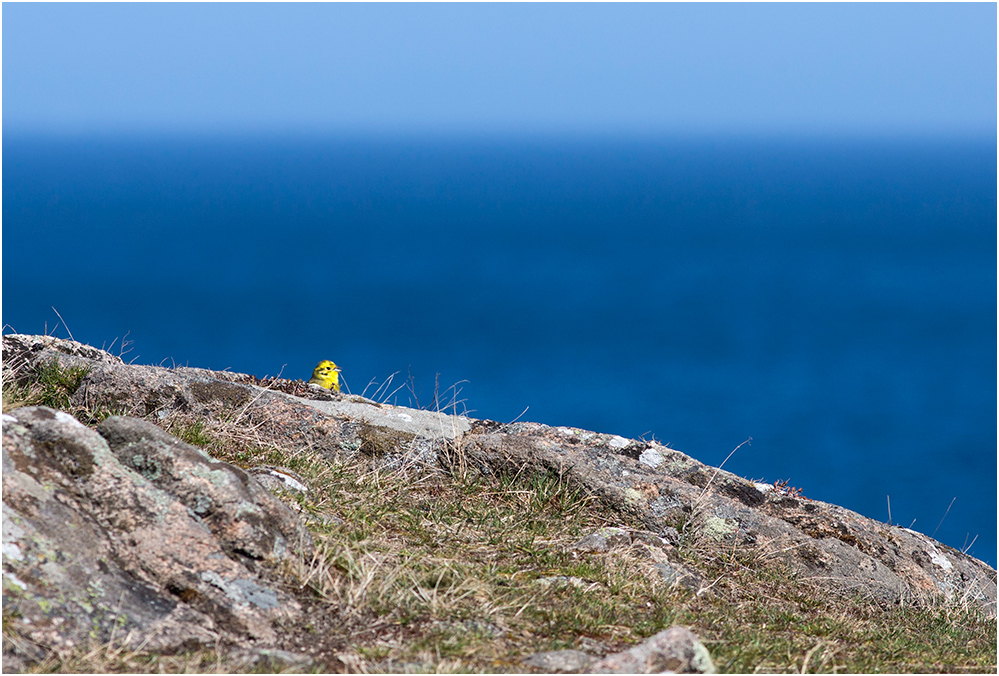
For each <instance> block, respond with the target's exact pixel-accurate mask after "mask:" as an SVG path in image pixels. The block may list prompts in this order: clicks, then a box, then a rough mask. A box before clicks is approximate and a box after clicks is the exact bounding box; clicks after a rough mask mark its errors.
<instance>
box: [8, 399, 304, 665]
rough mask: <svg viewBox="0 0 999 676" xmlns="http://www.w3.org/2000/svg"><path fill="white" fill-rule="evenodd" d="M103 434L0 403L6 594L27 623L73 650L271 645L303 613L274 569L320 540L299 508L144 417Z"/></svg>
mask: <svg viewBox="0 0 999 676" xmlns="http://www.w3.org/2000/svg"><path fill="white" fill-rule="evenodd" d="M99 432H100V433H99ZM99 432H98V431H94V430H92V429H89V428H87V427H86V426H84V425H82V424H81V423H79V422H77V420H76V419H74V418H73V417H72V416H70V415H68V414H66V413H64V412H61V411H55V410H52V409H50V408H45V407H40V406H39V407H25V408H20V409H16V410H15V411H13V412H12V413H10V414H4V415H3V606H4V612H5V613H9V614H11V615H12V616H14V617H16V618H17V620H18V629H19V631H20V632H21V634H22V635H23V636H25V637H26V638H27V639H29V640H30V641H31V642H33V643H34V644H35V645H40V646H46V647H47V648H49V649H54V650H56V651H57V652H61V653H67V654H68V653H69V652H70V651H72V650H73V649H74V648H75V647H78V646H86V645H88V644H90V643H94V642H96V643H98V644H104V643H108V642H112V641H113V642H115V643H116V644H118V645H121V646H127V647H132V648H135V647H137V646H140V645H141V646H144V647H145V649H147V650H153V651H159V652H165V653H169V652H173V651H178V650H182V649H189V648H194V647H196V646H199V645H205V646H216V645H220V644H221V645H232V644H237V643H238V644H241V645H242V646H244V647H246V646H251V647H257V648H261V649H264V648H268V647H270V646H272V645H273V644H274V643H275V641H276V638H277V633H276V626H278V625H280V624H282V623H285V622H288V621H289V620H292V619H294V618H295V617H296V616H298V614H299V613H300V607H299V604H298V603H297V602H296V601H295V600H294V599H293V598H292V597H290V596H289V595H288V594H286V593H285V592H283V591H282V590H281V589H280V588H279V586H278V585H277V584H276V580H277V577H276V574H275V573H274V571H275V569H276V568H277V567H278V566H279V565H280V564H281V563H282V562H283V561H286V560H289V559H292V558H293V557H300V556H303V555H307V553H308V552H309V551H310V550H311V548H312V541H311V539H310V536H309V534H308V531H307V530H306V529H305V528H304V526H303V525H302V524H301V522H300V521H299V520H298V517H297V516H296V515H295V514H294V513H293V512H291V511H290V510H289V509H288V508H287V507H286V506H285V505H284V504H283V503H281V502H280V501H279V500H277V499H276V498H274V497H273V496H271V495H270V494H269V493H268V492H267V491H266V490H264V489H263V488H261V487H260V486H259V485H257V484H256V482H255V481H254V480H253V479H252V478H251V477H249V476H248V475H247V474H246V473H244V472H243V471H242V470H241V469H239V468H237V467H233V466H231V465H227V464H226V463H221V462H215V461H213V460H212V459H211V458H209V457H208V456H207V455H205V454H204V453H202V452H201V451H200V450H198V449H196V448H194V447H192V446H189V445H187V444H185V443H183V442H181V441H179V440H177V439H174V438H172V437H170V436H169V435H168V434H166V433H165V432H163V431H162V430H160V429H159V428H157V427H155V426H154V425H152V424H150V423H147V422H144V421H141V420H135V419H128V418H112V419H109V420H106V421H105V422H104V423H103V424H102V425H101V426H100V428H99ZM102 435H103V436H102ZM19 647H20V648H21V650H22V651H23V652H26V653H28V654H24V655H22V656H20V657H24V658H28V659H38V658H39V657H41V656H42V655H40V654H32V653H33V652H38V651H35V650H34V649H33V648H32V647H31V646H30V645H28V644H25V645H21V646H19ZM14 657H15V659H16V658H17V657H18V656H16V655H15V656H14Z"/></svg>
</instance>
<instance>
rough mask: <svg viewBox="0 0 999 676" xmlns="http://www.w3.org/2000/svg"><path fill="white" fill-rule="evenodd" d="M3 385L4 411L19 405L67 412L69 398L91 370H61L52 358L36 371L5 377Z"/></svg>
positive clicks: (79, 368) (82, 367)
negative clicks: (44, 407) (45, 407)
mask: <svg viewBox="0 0 999 676" xmlns="http://www.w3.org/2000/svg"><path fill="white" fill-rule="evenodd" d="M4 370H5V373H4V383H3V410H4V412H6V411H8V410H11V409H14V408H19V407H21V406H48V407H50V408H58V409H68V408H69V399H70V397H71V396H73V394H74V393H75V392H76V391H77V390H78V389H79V387H80V383H81V382H83V379H84V378H85V377H86V375H87V373H88V372H89V371H90V368H89V367H86V366H70V367H63V366H61V365H60V364H59V361H58V360H56V359H53V360H51V361H48V362H45V363H43V364H41V365H40V366H38V367H37V368H35V369H33V370H30V371H27V372H22V373H18V374H16V375H13V374H11V375H8V373H7V372H6V365H5V369H4Z"/></svg>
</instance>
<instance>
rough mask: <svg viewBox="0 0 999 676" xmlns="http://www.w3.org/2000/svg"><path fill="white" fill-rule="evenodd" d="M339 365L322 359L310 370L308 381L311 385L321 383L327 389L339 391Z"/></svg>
mask: <svg viewBox="0 0 999 676" xmlns="http://www.w3.org/2000/svg"><path fill="white" fill-rule="evenodd" d="M339 374H340V367H339V366H337V365H336V364H334V363H333V362H331V361H330V360H329V359H323V360H322V361H321V362H319V363H318V364H317V365H316V368H315V369H313V371H312V377H311V378H309V382H310V383H311V384H313V385H322V386H323V387H325V388H326V389H327V390H333V391H334V392H339V391H340V375H339Z"/></svg>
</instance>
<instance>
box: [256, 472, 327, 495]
mask: <svg viewBox="0 0 999 676" xmlns="http://www.w3.org/2000/svg"><path fill="white" fill-rule="evenodd" d="M246 471H247V472H249V473H250V474H252V475H253V478H254V479H256V480H257V483H259V484H260V485H261V486H263V487H264V488H266V489H267V490H269V491H270V492H272V493H276V492H279V491H284V492H286V493H291V494H293V495H302V496H307V495H309V493H310V492H311V491H310V490H309V485H308V484H307V483H306V482H305V479H303V478H302V477H300V476H299V475H298V474H296V473H295V472H292V471H291V470H290V469H287V468H284V467H271V466H270V465H260V466H258V467H251V468H250V469H248V470H246Z"/></svg>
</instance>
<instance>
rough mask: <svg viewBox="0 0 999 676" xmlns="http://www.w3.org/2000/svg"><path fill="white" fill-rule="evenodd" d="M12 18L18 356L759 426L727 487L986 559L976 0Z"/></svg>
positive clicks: (566, 412) (641, 431)
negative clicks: (816, 507) (24, 351)
mask: <svg viewBox="0 0 999 676" xmlns="http://www.w3.org/2000/svg"><path fill="white" fill-rule="evenodd" d="M3 18H4V19H5V20H6V21H5V22H4V30H3V38H4V39H3V104H4V106H3V148H2V150H3V167H2V168H3V175H2V178H3V275H2V276H3V294H2V300H3V306H2V315H3V316H2V321H3V324H4V331H5V332H11V331H17V332H21V333H42V332H44V331H46V330H47V331H49V332H50V333H52V332H55V333H57V334H58V335H61V336H63V337H68V335H69V331H71V332H72V335H73V337H74V338H75V339H77V340H80V341H82V342H86V343H89V344H91V345H95V346H97V347H102V346H104V347H107V346H111V350H112V352H114V353H116V354H117V353H119V351H121V350H122V345H123V344H124V345H126V347H125V348H124V349H125V352H124V357H125V359H126V360H135V361H136V362H137V363H144V364H163V365H167V366H171V365H174V364H177V365H188V364H189V365H191V366H198V367H203V368H211V369H225V368H228V369H231V370H233V371H238V372H245V373H252V374H255V375H257V376H261V377H262V376H265V375H271V376H273V375H278V374H280V375H282V376H283V377H287V378H301V379H307V378H308V377H309V375H310V373H311V370H312V367H313V366H315V364H316V362H318V361H319V360H320V359H333V360H334V361H336V362H337V363H338V364H339V365H340V366H341V367H342V369H343V377H344V380H345V381H346V385H347V387H348V388H349V389H350V391H352V392H355V393H361V392H366V394H367V395H368V396H372V395H374V394H375V392H376V391H377V392H378V394H377V396H378V397H379V398H384V397H386V396H388V395H389V394H390V393H392V392H393V391H394V394H392V396H391V397H390V398H389V401H391V402H395V403H399V404H403V405H421V406H428V405H431V404H432V401H433V397H434V389H435V383H437V382H439V384H440V390H441V396H442V399H443V403H446V402H447V401H449V400H451V399H452V397H453V396H455V395H456V396H455V398H456V399H457V400H458V401H457V407H458V410H459V412H460V411H462V410H467V411H468V412H469V414H470V415H472V416H473V417H479V418H489V419H493V420H498V421H502V422H508V421H511V420H514V419H518V418H519V419H520V420H532V421H538V422H543V423H546V424H550V425H571V426H576V427H582V428H586V429H592V430H597V431H600V432H606V433H614V434H620V435H623V436H627V437H644V438H646V439H651V438H655V439H657V440H659V441H661V442H663V443H668V444H669V445H671V446H672V447H674V448H676V449H678V450H681V451H683V452H685V453H688V454H690V455H692V456H693V457H695V458H697V459H699V460H701V461H703V462H706V463H709V464H713V465H718V464H719V463H721V462H722V461H723V460H724V459H725V457H726V456H727V455H728V454H729V452H730V451H732V449H734V448H735V447H736V446H738V445H739V444H740V443H742V442H743V441H745V440H746V439H749V438H750V437H751V438H752V442H751V443H750V444H747V445H746V446H743V447H742V448H741V449H739V451H738V452H737V453H735V454H734V455H733V456H732V458H731V459H730V460H729V461H728V462H727V464H726V466H725V467H726V469H728V470H731V471H733V472H735V473H737V474H740V475H743V476H746V477H748V478H752V479H756V480H763V481H767V482H773V481H776V480H782V481H783V480H788V481H789V485H791V486H794V487H797V488H801V489H802V490H803V492H804V494H805V495H806V496H808V497H810V498H814V499H820V500H825V501H829V502H834V503H837V504H840V505H843V506H845V507H847V508H850V509H853V510H856V511H859V512H861V513H863V514H866V515H867V516H870V517H873V518H876V519H880V520H885V521H886V520H887V519H888V509H887V507H888V499H889V498H890V501H891V517H892V522H893V523H896V524H900V525H903V526H911V527H912V528H913V529H915V530H919V531H922V532H925V533H927V534H931V535H934V536H935V537H937V538H938V539H940V540H941V541H943V542H945V543H946V544H949V545H951V546H953V547H956V548H959V549H967V550H968V551H969V553H971V554H972V555H974V556H976V557H978V558H980V559H982V560H984V561H986V562H988V563H990V564H991V565H993V566H994V565H995V563H996V527H997V526H996V422H995V421H996V418H995V417H994V413H995V411H996V380H995V377H994V374H995V373H996V361H995V359H996V357H995V355H996V352H995V347H996V313H995V307H996V305H995V304H994V302H993V301H994V300H995V288H996V258H995V251H996V181H997V175H996V164H997V162H996V160H997V155H996V6H995V5H994V4H946V5H936V4H932V5H930V4H918V5H917V4H888V5H880V4H879V5H868V4H853V3H851V4H834V5H826V4H801V5H796V4H778V5H753V4H737V5H722V4H692V5H687V4H683V5H679V4H637V5H618V4H610V5H603V4H599V5H598V4H585V5H574V4H556V5H547V4H545V5H542V4H517V5H513V4H498V5H494V4H474V5H461V4H439V5H437V4H435V5H424V4H405V5H390V4H342V5H341V4H336V5H329V4H311V3H308V4H252V5H249V4H247V5H244V4H217V5H216V4H212V5H208V4H163V5H160V4H107V5H104V4H99V5H98V4H6V5H5V6H4V7H3ZM53 308H55V310H56V311H58V314H59V315H61V317H62V318H63V319H64V320H65V325H63V323H62V322H61V321H60V319H59V316H57V314H56V313H55V311H53ZM57 325H58V326H57ZM390 379H391V383H388V384H387V385H386V382H387V381H389V380H390ZM410 379H411V380H410ZM407 381H408V382H409V386H408V387H407V386H404V385H405V384H406V383H407ZM381 386H384V387H381ZM399 386H404V387H402V389H397V388H399ZM452 386H454V388H453V389H451V390H448V389H447V388H451V387H452ZM379 387H381V389H380V390H379V389H378V388H379ZM976 538H977V539H976Z"/></svg>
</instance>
